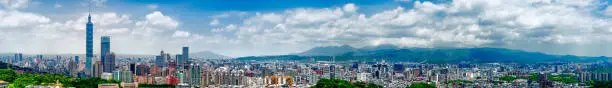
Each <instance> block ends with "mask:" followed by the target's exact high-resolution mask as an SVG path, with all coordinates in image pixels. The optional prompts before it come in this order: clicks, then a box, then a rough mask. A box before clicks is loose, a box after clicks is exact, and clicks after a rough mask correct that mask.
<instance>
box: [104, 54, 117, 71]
mask: <svg viewBox="0 0 612 88" xmlns="http://www.w3.org/2000/svg"><path fill="white" fill-rule="evenodd" d="M105 55H106V56H104V58H103V59H102V60H103V61H102V65H103V68H102V69H104V70H103V71H104V72H107V73H111V72H113V70H115V58H116V56H115V53H110V54H109V53H107V54H105Z"/></svg>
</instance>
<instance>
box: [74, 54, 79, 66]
mask: <svg viewBox="0 0 612 88" xmlns="http://www.w3.org/2000/svg"><path fill="white" fill-rule="evenodd" d="M74 61H75V62H76V64H77V65H78V64H79V56H74ZM77 68H78V67H77Z"/></svg>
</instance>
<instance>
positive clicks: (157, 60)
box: [155, 56, 164, 67]
mask: <svg viewBox="0 0 612 88" xmlns="http://www.w3.org/2000/svg"><path fill="white" fill-rule="evenodd" d="M163 64H164V58H163V57H162V56H155V65H156V66H157V67H164V66H163Z"/></svg>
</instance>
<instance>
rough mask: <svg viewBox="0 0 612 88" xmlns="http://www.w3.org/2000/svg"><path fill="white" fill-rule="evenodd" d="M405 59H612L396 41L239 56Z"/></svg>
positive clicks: (275, 58)
mask: <svg viewBox="0 0 612 88" xmlns="http://www.w3.org/2000/svg"><path fill="white" fill-rule="evenodd" d="M333 57H335V60H336V61H348V60H365V61H376V60H386V61H401V62H423V63H460V62H470V63H496V62H499V63H542V62H595V61H609V60H610V59H608V57H603V56H602V57H588V56H574V55H550V54H544V53H540V52H526V51H521V50H512V49H504V48H399V47H396V46H393V45H380V46H375V47H364V48H353V47H350V46H347V45H343V46H325V47H315V48H312V49H310V50H308V51H305V52H302V53H297V54H294V55H277V56H251V57H241V58H236V59H238V60H322V61H328V60H331V59H332V58H333Z"/></svg>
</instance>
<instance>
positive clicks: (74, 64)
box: [68, 59, 78, 77]
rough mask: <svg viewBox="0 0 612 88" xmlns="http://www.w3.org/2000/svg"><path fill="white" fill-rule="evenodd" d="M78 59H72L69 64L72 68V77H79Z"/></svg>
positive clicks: (70, 68)
mask: <svg viewBox="0 0 612 88" xmlns="http://www.w3.org/2000/svg"><path fill="white" fill-rule="evenodd" d="M77 61H78V59H75V60H74V61H73V60H70V62H69V64H68V68H69V70H70V76H71V77H77V68H78V62H77Z"/></svg>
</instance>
